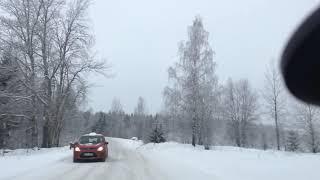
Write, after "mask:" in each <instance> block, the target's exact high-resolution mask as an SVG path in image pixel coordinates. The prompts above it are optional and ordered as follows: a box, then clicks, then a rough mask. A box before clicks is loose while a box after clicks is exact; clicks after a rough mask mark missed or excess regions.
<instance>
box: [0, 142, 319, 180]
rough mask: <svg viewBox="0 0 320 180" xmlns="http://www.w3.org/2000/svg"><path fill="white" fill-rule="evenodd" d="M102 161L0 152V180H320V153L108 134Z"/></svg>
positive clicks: (58, 152) (55, 152)
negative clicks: (144, 139) (205, 147)
mask: <svg viewBox="0 0 320 180" xmlns="http://www.w3.org/2000/svg"><path fill="white" fill-rule="evenodd" d="M107 140H108V141H109V158H108V159H107V161H106V162H86V163H73V162H72V151H71V150H69V149H68V148H67V147H64V148H52V149H41V150H40V151H35V152H34V151H31V152H29V153H28V154H26V152H25V151H26V150H15V151H14V152H12V153H8V154H6V155H5V156H0V180H11V179H13V180H15V179H17V180H31V179H32V180H37V179H39V180H42V179H49V180H50V179H51V180H55V179H57V180H73V179H75V180H81V179H88V180H90V179H94V180H100V179H101V180H103V179H108V180H180V179H181V180H216V179H217V180H235V179H237V180H256V179H260V180H270V179H272V180H303V179H308V180H319V179H320V173H318V168H319V167H320V155H319V154H316V155H313V154H305V153H297V154H295V153H287V152H276V151H271V150H270V151H260V150H254V149H241V148H235V147H214V148H213V150H210V151H205V150H203V148H202V147H197V148H193V147H192V146H190V145H186V144H178V143H173V142H169V143H163V144H158V145H154V144H147V145H143V146H142V144H141V142H139V141H132V140H124V139H108V138H107Z"/></svg>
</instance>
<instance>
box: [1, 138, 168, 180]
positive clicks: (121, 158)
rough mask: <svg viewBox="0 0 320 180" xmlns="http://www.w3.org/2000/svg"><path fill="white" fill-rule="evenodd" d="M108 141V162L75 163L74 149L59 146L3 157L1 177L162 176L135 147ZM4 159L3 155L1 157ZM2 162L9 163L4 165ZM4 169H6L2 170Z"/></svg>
mask: <svg viewBox="0 0 320 180" xmlns="http://www.w3.org/2000/svg"><path fill="white" fill-rule="evenodd" d="M108 141H109V158H108V159H107V161H106V162H81V163H73V162H72V151H71V150H69V149H68V148H66V147H65V148H56V149H54V150H51V151H49V152H43V153H40V154H36V155H29V156H26V157H25V156H24V155H21V156H17V157H16V156H15V157H10V156H9V157H3V158H5V159H6V160H5V159H1V163H2V165H0V167H1V173H0V179H1V180H2V179H8V180H9V179H10V180H11V179H16V180H20V179H21V180H34V179H46V180H47V179H52V180H55V179H57V180H64V179H65V180H72V179H75V180H82V179H83V180H85V179H88V180H90V179H92V180H99V179H108V180H138V179H139V180H140V179H141V180H144V179H155V180H157V179H162V178H160V177H159V178H158V177H157V176H154V175H155V174H157V173H155V172H154V171H157V170H156V169H153V168H152V165H150V164H149V163H148V162H147V161H146V160H145V159H144V157H143V156H141V154H140V153H139V152H137V151H134V146H135V145H134V146H133V147H130V146H128V145H127V146H123V145H122V144H121V143H119V142H118V141H119V140H118V141H117V140H112V139H110V140H108ZM136 143H138V142H136ZM0 158H1V157H0ZM3 163H7V165H4V164H3ZM3 170H5V171H6V172H4V173H2V171H3Z"/></svg>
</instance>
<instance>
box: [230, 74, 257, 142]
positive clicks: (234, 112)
mask: <svg viewBox="0 0 320 180" xmlns="http://www.w3.org/2000/svg"><path fill="white" fill-rule="evenodd" d="M257 108H258V106H257V96H256V94H255V93H254V91H253V90H252V89H251V87H250V85H249V82H248V81H247V80H240V81H238V82H233V81H232V80H231V79H230V80H229V81H228V83H227V86H226V87H225V95H224V114H225V115H224V116H225V118H226V119H227V120H228V122H229V135H230V136H231V138H232V139H233V141H234V143H235V144H236V145H237V146H238V147H245V146H247V145H248V131H249V130H250V129H249V128H250V125H251V123H253V122H254V121H255V120H256V119H257Z"/></svg>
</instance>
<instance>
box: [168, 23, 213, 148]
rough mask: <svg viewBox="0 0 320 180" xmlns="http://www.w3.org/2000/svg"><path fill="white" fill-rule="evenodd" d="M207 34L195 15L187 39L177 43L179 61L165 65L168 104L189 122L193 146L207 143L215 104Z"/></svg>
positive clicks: (169, 107) (175, 115) (177, 115)
mask: <svg viewBox="0 0 320 180" xmlns="http://www.w3.org/2000/svg"><path fill="white" fill-rule="evenodd" d="M208 37H209V33H208V32H207V31H206V30H205V29H204V26H203V22H202V19H201V18H200V17H196V18H195V19H194V21H193V24H192V25H191V26H190V27H189V28H188V40H187V41H186V42H182V43H181V44H180V47H179V60H178V62H176V63H175V64H174V65H173V66H172V67H170V68H169V69H168V74H169V80H170V81H169V86H167V87H166V88H165V90H164V98H165V102H166V106H167V108H168V109H171V110H172V109H175V110H176V112H175V114H174V115H172V116H173V117H178V118H177V119H181V120H183V121H185V123H187V124H190V126H189V127H187V128H188V129H190V131H189V133H190V135H189V136H190V137H191V143H192V145H193V146H195V145H196V144H204V143H206V144H208V143H210V132H211V129H210V128H211V127H210V122H211V121H212V120H213V119H214V116H215V115H214V112H215V111H214V106H215V105H216V104H218V102H217V98H216V94H215V93H216V89H217V77H216V75H215V66H216V64H215V62H214V61H213V50H212V48H211V47H210V44H209V41H208ZM169 112H170V110H169ZM171 112H172V111H171ZM186 132H188V130H187V131H186Z"/></svg>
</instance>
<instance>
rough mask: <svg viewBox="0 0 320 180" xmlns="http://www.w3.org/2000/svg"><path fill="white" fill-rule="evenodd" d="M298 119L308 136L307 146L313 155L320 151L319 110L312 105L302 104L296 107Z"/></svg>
mask: <svg viewBox="0 0 320 180" xmlns="http://www.w3.org/2000/svg"><path fill="white" fill-rule="evenodd" d="M295 111H296V117H297V118H298V120H299V122H300V123H299V124H302V127H303V129H304V130H305V133H306V136H307V146H308V148H309V149H310V151H311V152H312V153H317V152H318V151H319V140H318V138H319V136H318V132H317V128H316V126H317V122H318V119H319V115H320V114H319V112H320V111H319V109H318V108H317V107H315V106H313V105H311V104H305V103H301V104H299V105H297V106H296V108H295Z"/></svg>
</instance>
